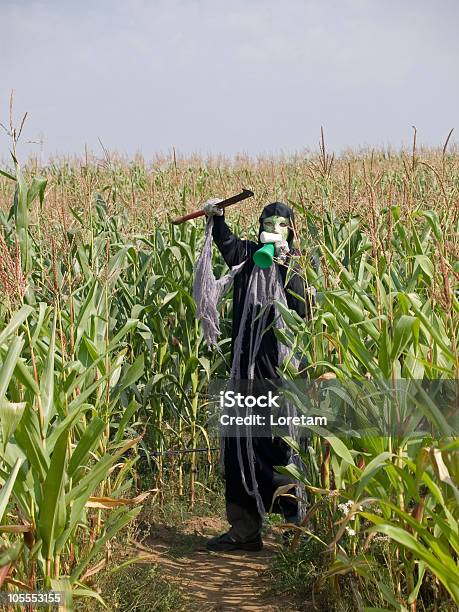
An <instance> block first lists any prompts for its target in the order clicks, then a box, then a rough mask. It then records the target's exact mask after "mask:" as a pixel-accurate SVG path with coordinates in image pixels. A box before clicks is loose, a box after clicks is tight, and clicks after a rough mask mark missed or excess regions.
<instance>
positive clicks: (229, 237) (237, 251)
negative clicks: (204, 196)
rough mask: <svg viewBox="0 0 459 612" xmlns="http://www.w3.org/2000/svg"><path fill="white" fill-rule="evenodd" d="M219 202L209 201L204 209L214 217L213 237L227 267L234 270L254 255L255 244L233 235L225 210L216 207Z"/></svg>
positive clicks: (215, 200)
mask: <svg viewBox="0 0 459 612" xmlns="http://www.w3.org/2000/svg"><path fill="white" fill-rule="evenodd" d="M218 202H219V200H217V199H212V200H208V201H207V202H206V203H205V204H204V207H203V208H204V210H205V212H206V215H208V216H210V215H211V216H212V217H213V220H214V225H213V229H212V237H213V239H214V242H215V244H216V245H217V248H218V250H219V251H220V253H221V254H222V256H223V259H224V260H225V263H226V265H227V266H228V267H229V268H232V267H233V266H237V265H238V264H240V263H242V262H243V261H244V259H247V258H248V257H250V256H251V255H252V252H253V245H254V244H255V243H254V242H252V241H251V240H242V239H241V238H238V237H237V236H235V235H234V234H233V232H232V231H231V230H230V228H229V227H228V225H227V224H226V221H225V213H224V210H222V209H221V208H218V207H217V206H216V204H217V203H218Z"/></svg>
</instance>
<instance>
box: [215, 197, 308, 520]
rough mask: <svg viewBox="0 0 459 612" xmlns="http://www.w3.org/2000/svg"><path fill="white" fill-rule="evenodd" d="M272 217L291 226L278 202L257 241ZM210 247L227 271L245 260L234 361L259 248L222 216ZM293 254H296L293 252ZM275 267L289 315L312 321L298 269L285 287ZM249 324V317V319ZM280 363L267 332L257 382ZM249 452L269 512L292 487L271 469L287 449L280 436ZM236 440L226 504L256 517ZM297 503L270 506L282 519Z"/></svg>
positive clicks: (228, 464) (231, 443) (228, 457)
mask: <svg viewBox="0 0 459 612" xmlns="http://www.w3.org/2000/svg"><path fill="white" fill-rule="evenodd" d="M273 215H277V216H284V217H288V218H289V219H290V220H291V223H292V224H293V223H294V218H293V212H292V210H291V209H290V208H289V207H288V206H286V205H285V204H282V203H280V202H275V203H273V204H269V205H268V206H266V207H265V208H264V210H263V212H262V215H261V217H260V229H259V236H260V234H261V232H262V229H263V228H262V221H263V219H264V218H266V217H270V216H273ZM213 239H214V242H215V244H216V246H217V248H218V250H219V251H220V253H221V254H222V256H223V259H224V260H225V262H226V264H227V265H228V266H229V267H230V268H231V267H233V266H236V265H238V264H240V263H241V262H242V261H244V260H246V263H245V264H244V266H243V267H242V269H241V270H240V271H239V272H238V273H237V274H236V275H235V277H234V285H233V321H232V341H231V360H232V359H233V348H234V342H235V339H236V337H237V335H238V332H239V326H240V322H241V316H242V311H243V307H244V300H245V297H246V293H247V285H248V281H249V278H250V275H251V273H252V270H253V267H254V265H255V264H254V262H253V258H252V256H253V254H254V252H255V251H256V250H257V249H259V248H260V247H261V246H263V245H262V243H261V242H260V241H259V242H258V244H257V243H256V242H254V241H251V240H242V239H241V238H238V237H237V236H235V235H234V234H233V233H232V232H231V230H230V228H229V227H228V225H227V224H226V222H225V218H224V215H223V216H221V217H219V216H215V217H214V226H213ZM287 241H288V243H289V247H290V250H291V251H292V242H293V231H292V230H291V229H290V230H289V235H288V240H287ZM293 252H294V251H293ZM273 265H279V268H280V273H281V277H282V280H283V284H284V290H285V294H286V299H287V305H288V306H289V308H291V309H292V310H295V311H296V312H297V313H298V315H299V316H300V317H302V318H309V317H310V297H307V286H306V284H305V281H304V280H303V278H302V275H300V270H299V268H298V267H297V266H296V265H294V266H293V274H291V275H290V277H289V282H288V283H287V285H286V284H285V281H286V273H287V265H281V264H277V263H275V264H273ZM289 290H292V291H293V292H294V293H295V294H297V295H299V296H300V298H303V299H298V298H297V297H295V296H294V295H292V294H291V293H290V292H289ZM273 318H274V308H272V309H271V312H270V313H269V316H268V322H267V326H269V325H270V324H271V323H272V322H273ZM248 319H249V321H250V319H251V317H248ZM248 333H249V329H246V330H245V332H244V339H245V338H248V337H249V336H248ZM248 350H249V349H248V340H247V342H244V341H243V348H242V351H243V355H242V359H241V379H243V378H247V365H248V363H247V362H248ZM277 364H278V350H277V339H276V337H275V335H274V331H273V330H272V329H268V330H267V332H266V333H264V335H263V337H262V341H261V346H260V349H259V351H258V354H257V356H256V359H255V379H257V380H261V379H264V380H266V379H271V380H273V379H277V378H278V375H277V373H276V367H277ZM252 440H253V449H254V454H255V474H256V480H257V484H258V488H259V491H260V493H261V496H262V499H263V504H264V506H265V508H266V509H269V508H270V506H271V502H272V497H273V493H274V491H275V490H276V489H277V487H279V486H281V485H285V484H289V483H291V482H292V479H291V478H289V477H288V476H286V475H282V474H279V473H278V472H276V471H275V470H274V466H276V465H287V463H288V461H289V458H290V454H291V449H290V447H289V446H288V444H287V443H286V442H284V441H283V440H282V439H281V438H278V437H273V438H270V437H255V436H254V437H253V439H252ZM236 443H237V442H236V438H234V437H227V438H226V439H225V496H226V501H227V503H228V502H231V503H234V504H238V505H241V506H243V507H244V508H246V509H248V510H249V511H253V512H257V507H256V501H255V499H254V498H253V497H252V496H250V495H248V494H247V492H246V490H245V488H244V485H243V483H242V478H241V470H240V466H239V461H238V457H237V447H236ZM241 447H242V449H243V451H244V452H243V460H244V467H245V469H244V473H245V478H246V482H247V483H248V486H249V488H250V489H253V483H252V482H251V478H250V471H249V466H248V460H247V453H246V450H245V444H244V440H241ZM296 508H297V504H296V502H295V501H294V500H292V499H289V498H285V497H284V498H278V499H277V501H276V503H275V505H274V507H273V511H274V512H282V513H283V514H284V515H286V516H293V515H294V514H295V513H296Z"/></svg>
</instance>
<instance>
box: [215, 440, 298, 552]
mask: <svg viewBox="0 0 459 612" xmlns="http://www.w3.org/2000/svg"><path fill="white" fill-rule="evenodd" d="M237 443H238V441H237V439H236V438H235V437H228V438H226V439H225V462H224V463H225V500H226V515H227V520H228V522H229V523H230V525H231V529H230V535H231V536H232V537H233V538H234V539H235V540H237V541H240V542H245V541H250V540H253V539H255V538H257V537H258V536H259V535H260V532H261V528H262V524H263V518H262V516H261V515H260V513H259V510H258V508H257V503H256V500H255V497H253V496H252V495H250V494H249V493H247V491H246V488H245V487H244V483H243V480H242V470H241V466H240V464H239V460H238V452H237ZM252 444H253V453H254V467H255V479H256V484H257V485H258V490H259V492H260V494H261V497H262V500H263V504H264V507H265V509H266V511H267V512H269V511H270V508H271V504H272V499H273V495H274V492H275V491H276V489H277V488H278V487H280V486H283V485H288V484H291V485H293V482H294V481H293V479H292V478H291V477H290V476H287V475H285V474H279V472H277V471H276V470H275V469H274V466H277V465H278V466H285V465H287V463H288V461H289V459H290V453H291V449H290V447H289V446H288V444H287V443H286V442H284V440H282V438H278V437H253V438H252ZM240 446H241V455H242V460H243V473H244V476H245V481H246V484H247V486H248V488H249V490H250V491H252V490H253V487H254V483H253V482H252V477H251V472H250V467H249V461H248V454H247V444H246V439H245V438H240ZM289 493H290V494H293V495H294V494H295V487H294V486H292V488H291V489H290V490H289ZM271 511H272V512H273V513H276V514H282V515H283V517H284V519H285V520H286V522H293V523H295V522H297V514H298V503H297V501H296V500H295V499H293V498H291V497H277V498H276V500H275V502H274V504H273V508H272V510H271Z"/></svg>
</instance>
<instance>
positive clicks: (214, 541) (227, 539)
mask: <svg viewBox="0 0 459 612" xmlns="http://www.w3.org/2000/svg"><path fill="white" fill-rule="evenodd" d="M206 548H207V550H210V551H211V552H228V551H231V550H250V551H257V550H261V549H262V548H263V541H262V539H261V538H260V537H258V538H256V539H255V540H250V541H249V542H238V541H237V540H234V539H233V538H232V537H231V536H230V535H229V533H222V534H221V535H219V536H215V537H214V538H210V540H207V544H206Z"/></svg>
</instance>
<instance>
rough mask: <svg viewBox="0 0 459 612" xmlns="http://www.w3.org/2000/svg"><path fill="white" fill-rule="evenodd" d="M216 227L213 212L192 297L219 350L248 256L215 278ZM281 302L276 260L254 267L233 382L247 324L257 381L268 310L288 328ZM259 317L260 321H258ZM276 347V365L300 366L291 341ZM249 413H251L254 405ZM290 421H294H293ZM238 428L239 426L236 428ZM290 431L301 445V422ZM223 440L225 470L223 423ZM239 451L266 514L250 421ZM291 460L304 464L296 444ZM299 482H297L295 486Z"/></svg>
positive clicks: (302, 504) (290, 411)
mask: <svg viewBox="0 0 459 612" xmlns="http://www.w3.org/2000/svg"><path fill="white" fill-rule="evenodd" d="M212 227H213V217H211V216H210V217H209V218H208V220H207V225H206V232H205V239H204V246H203V249H202V251H201V254H200V256H199V258H198V261H197V262H196V265H195V271H194V272H195V276H194V281H193V299H194V301H195V303H196V316H197V317H198V319H199V320H200V321H201V324H202V329H203V334H204V338H205V340H206V342H207V344H208V346H209V347H210V348H214V349H217V350H219V347H218V345H217V341H218V337H219V335H220V328H219V314H218V310H217V307H218V303H219V301H220V299H221V298H222V296H223V295H224V294H225V293H226V292H227V291H228V290H229V289H230V287H231V285H232V282H233V279H234V276H235V275H236V274H237V273H238V272H239V271H240V269H241V267H242V266H243V265H244V263H245V261H246V260H244V261H243V262H242V263H241V264H239V265H237V266H234V267H233V268H232V269H231V270H230V271H229V273H228V274H226V275H225V276H223V277H222V278H220V279H218V280H217V279H216V278H215V276H214V273H213V269H212ZM276 301H278V302H280V303H282V304H284V305H285V306H287V300H286V296H285V291H284V287H283V283H282V277H281V275H280V271H279V268H278V266H277V265H272V266H270V267H269V268H266V269H262V268H259V267H258V266H254V267H253V270H252V273H251V275H250V278H249V282H248V286H247V291H246V297H245V302H244V306H243V310H242V315H241V322H240V326H239V332H238V335H237V337H236V340H235V343H234V350H233V355H234V356H233V363H232V365H231V375H230V381H229V387H230V388H231V387H232V386H233V387H235V386H237V381H238V380H240V378H241V354H242V350H241V349H242V343H243V341H244V330H245V329H246V328H247V326H249V327H250V338H249V356H248V371H247V378H248V379H249V380H253V379H254V376H255V360H256V356H257V354H258V351H259V349H260V345H261V340H262V335H263V330H265V329H266V326H267V321H268V316H269V311H270V309H271V307H272V306H274V309H275V314H274V325H275V327H276V328H278V329H283V328H285V323H284V321H283V319H282V317H281V316H280V314H279V313H278V312H277V309H276V305H275V302H276ZM255 319H257V321H255ZM254 330H255V332H254ZM277 349H278V358H279V361H278V365H279V366H280V365H281V364H282V363H283V362H284V361H285V360H287V359H288V360H289V362H290V363H291V364H292V365H293V366H294V367H298V359H297V358H296V357H295V356H293V355H291V354H290V351H289V349H288V347H287V346H285V345H284V344H282V343H281V342H278V343H277ZM247 410H248V412H246V413H245V414H250V409H247ZM284 415H285V416H297V410H296V407H295V406H294V405H293V404H292V403H291V402H286V408H285V412H284ZM290 423H291V420H290ZM237 431H238V432H240V429H238V430H237ZM289 436H290V437H291V438H292V439H293V440H295V441H296V442H297V443H298V444H300V438H299V431H298V427H296V426H295V425H292V424H291V425H289ZM220 444H221V454H220V456H221V468H222V470H223V471H224V449H225V431H224V429H223V428H222V430H221V435H220ZM243 444H246V450H247V457H248V458H249V470H250V477H251V481H252V488H250V487H249V486H248V483H247V481H246V478H245V473H244V463H243V457H242V445H243ZM237 453H238V460H239V466H240V468H241V476H242V482H243V485H244V488H245V490H246V491H247V493H248V495H250V496H251V497H254V498H255V500H256V503H257V508H258V512H259V513H260V515H261V516H263V515H264V514H265V513H266V511H267V510H269V508H268V509H266V508H265V506H264V504H263V500H262V497H261V494H260V492H259V489H258V485H257V480H256V477H255V454H254V450H253V444H252V435H251V426H250V425H247V426H246V431H245V435H244V436H243V437H241V435H240V434H239V435H238V437H237ZM289 463H293V464H294V465H296V467H297V468H298V469H300V470H301V469H304V464H303V461H302V459H301V457H300V456H299V454H298V453H297V452H294V451H293V449H292V453H291V457H290V461H289ZM298 484H300V483H297V485H298ZM296 495H297V497H298V514H299V520H302V518H304V515H305V511H306V501H307V500H306V494H305V491H304V487H303V486H297V493H296Z"/></svg>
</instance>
